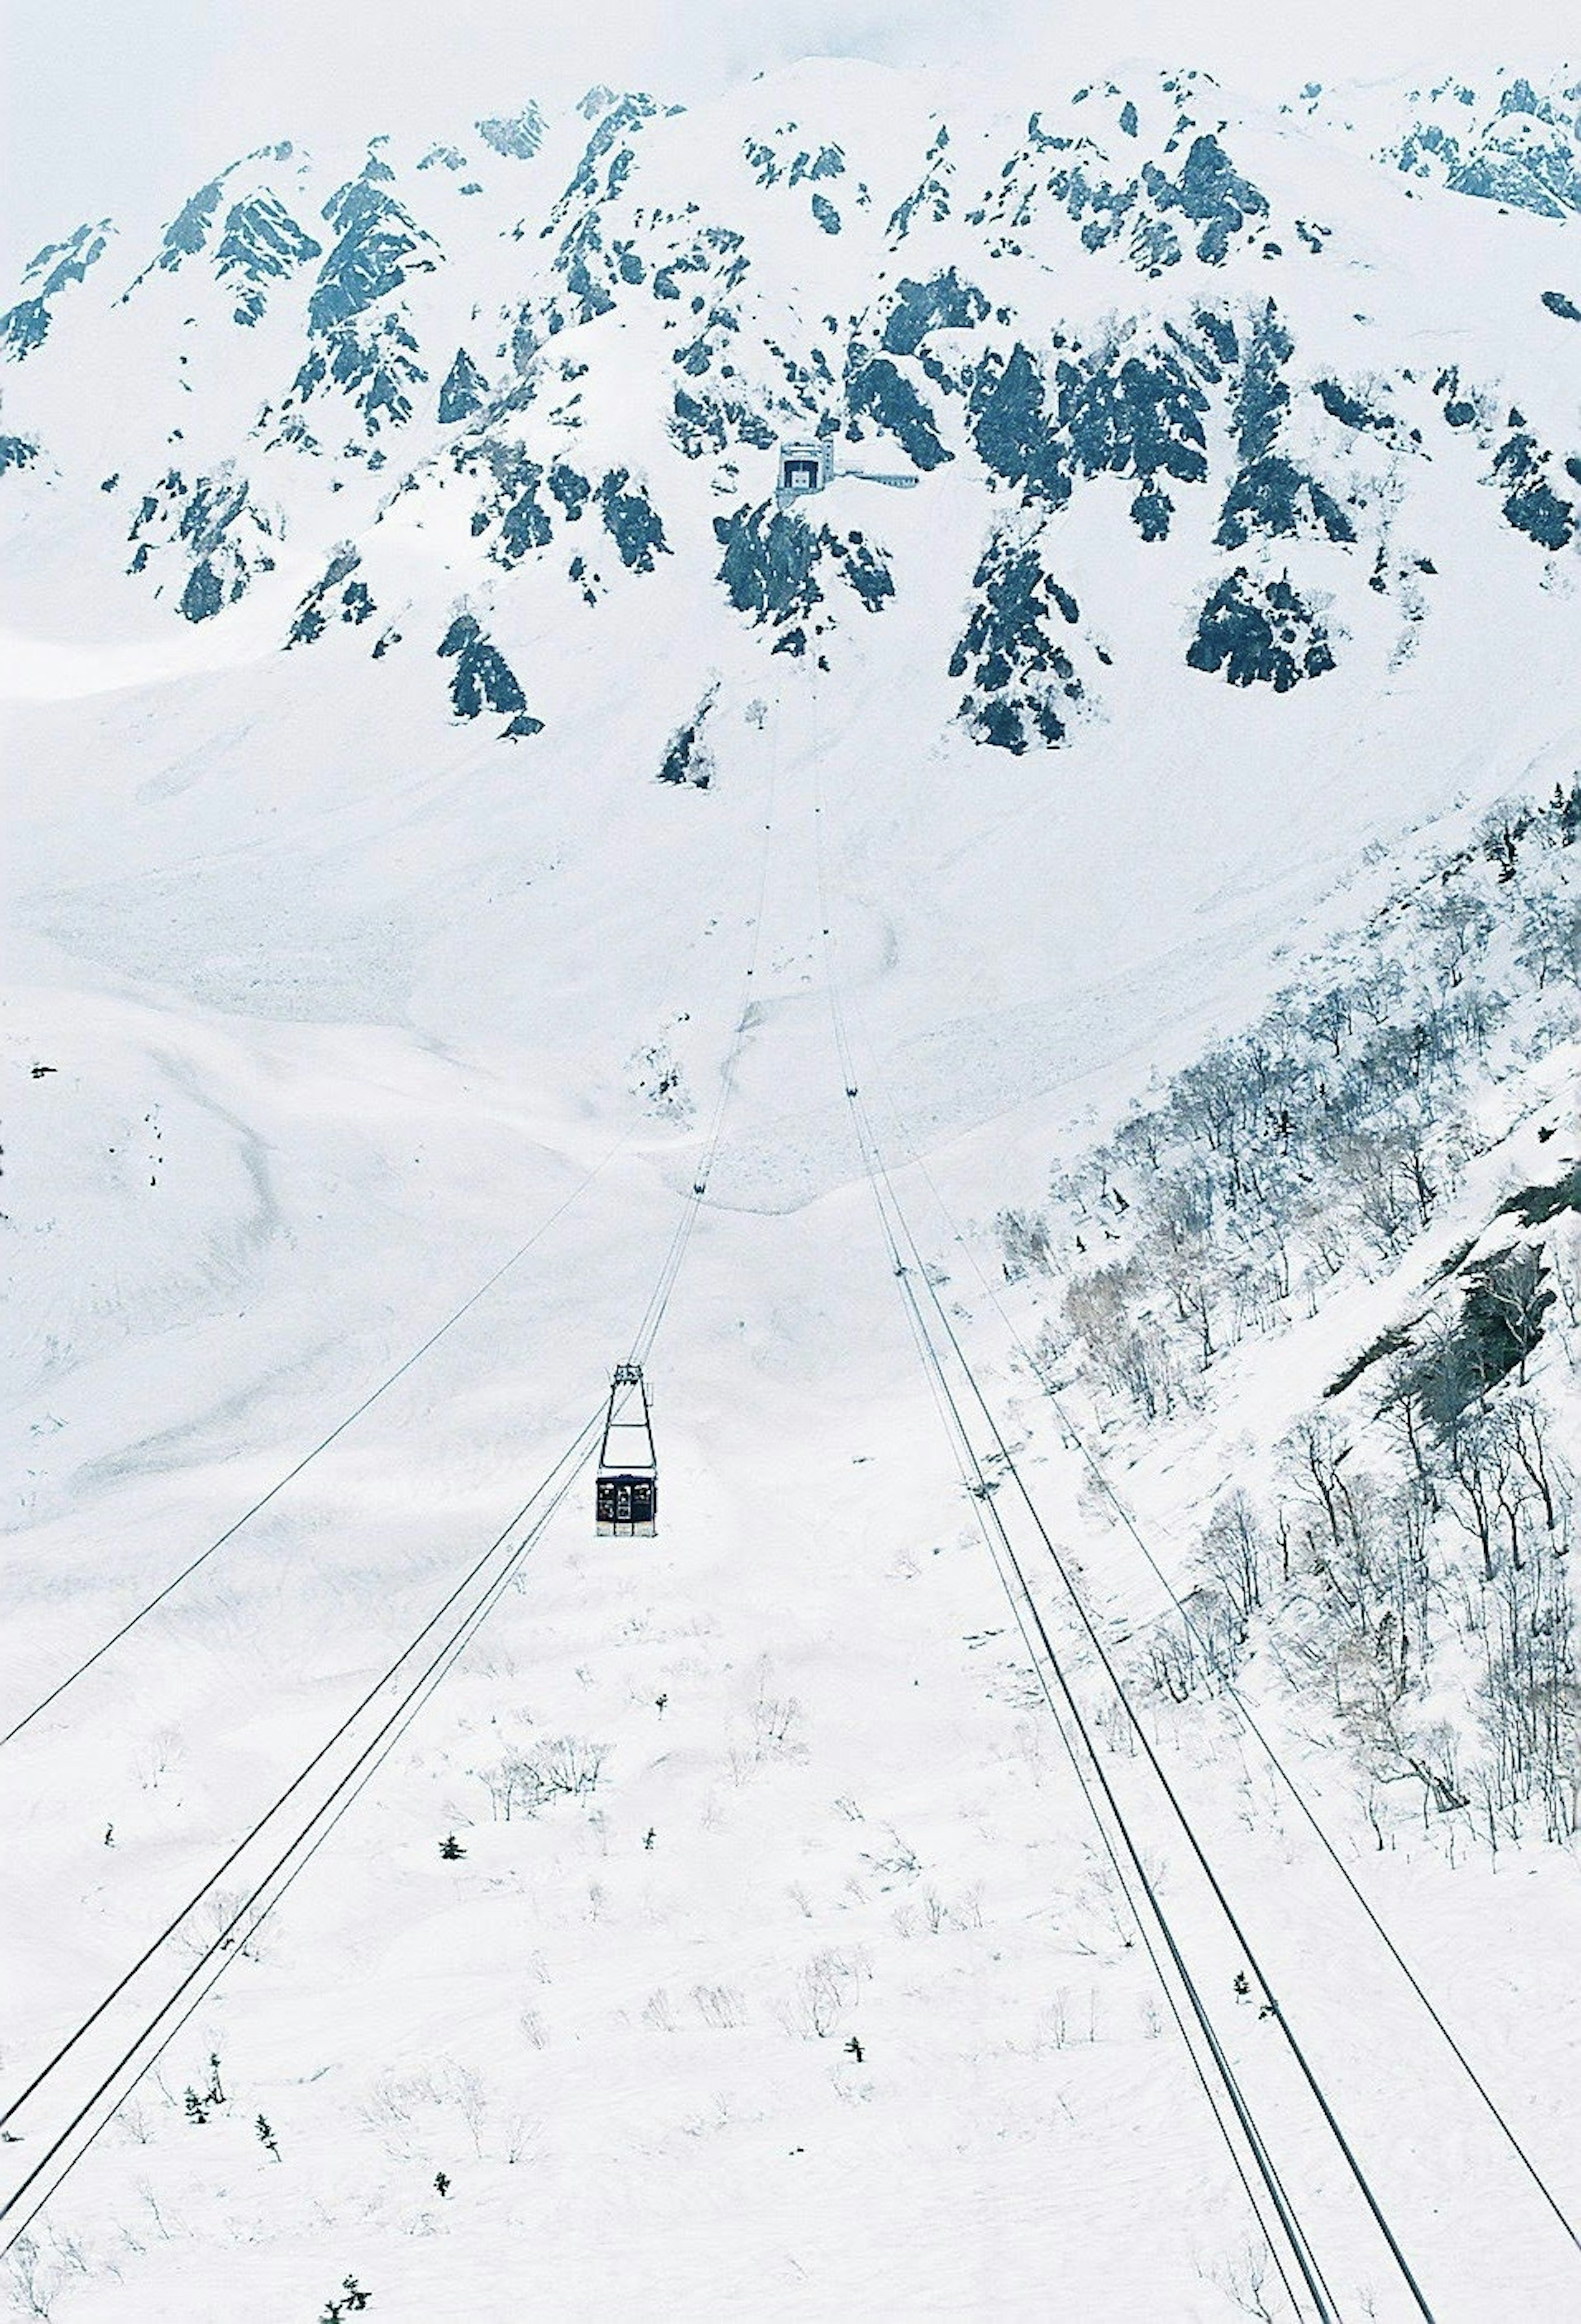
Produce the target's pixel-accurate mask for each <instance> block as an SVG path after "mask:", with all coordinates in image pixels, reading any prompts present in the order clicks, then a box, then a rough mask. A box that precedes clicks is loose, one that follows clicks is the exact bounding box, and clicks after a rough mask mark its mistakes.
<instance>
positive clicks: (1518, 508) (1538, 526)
mask: <svg viewBox="0 0 1581 2324" xmlns="http://www.w3.org/2000/svg"><path fill="white" fill-rule="evenodd" d="M1494 475H1495V476H1497V477H1499V478H1500V480H1501V481H1502V482H1503V483H1504V484H1507V485H1508V486H1509V487H1510V490H1509V491H1508V492H1507V493H1506V494H1505V496H1504V517H1505V521H1506V522H1508V523H1510V524H1512V525H1513V526H1514V528H1515V530H1516V531H1517V532H1523V533H1525V534H1526V536H1527V538H1528V539H1530V540H1535V541H1536V542H1537V544H1538V546H1539V547H1540V548H1541V549H1567V548H1568V547H1569V545H1570V542H1571V541H1572V540H1573V539H1575V537H1576V511H1575V509H1574V507H1573V506H1572V505H1571V503H1569V502H1568V501H1567V500H1561V499H1560V498H1559V496H1558V493H1556V492H1555V491H1554V490H1553V489H1552V487H1551V486H1550V485H1549V483H1548V481H1547V479H1546V478H1545V476H1544V475H1543V472H1542V461H1541V458H1540V456H1539V453H1538V450H1537V445H1536V442H1535V439H1534V438H1531V437H1530V436H1526V435H1521V436H1512V437H1511V438H1510V439H1509V441H1508V442H1507V443H1505V444H1503V445H1502V446H1501V447H1500V448H1499V450H1498V451H1497V452H1496V453H1495V454H1494Z"/></svg>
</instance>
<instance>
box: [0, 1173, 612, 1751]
mask: <svg viewBox="0 0 1581 2324" xmlns="http://www.w3.org/2000/svg"><path fill="white" fill-rule="evenodd" d="M631 1135H632V1132H631V1130H624V1131H622V1133H621V1135H620V1137H619V1138H618V1139H616V1140H615V1142H614V1144H613V1145H612V1146H611V1148H609V1151H608V1152H607V1153H606V1154H605V1155H604V1156H603V1157H602V1159H601V1160H600V1161H598V1162H596V1163H594V1165H593V1167H592V1169H590V1170H588V1171H586V1172H585V1173H584V1175H583V1176H582V1177H581V1178H580V1179H579V1180H578V1181H577V1183H576V1185H574V1186H573V1187H572V1189H571V1191H570V1193H569V1194H566V1195H565V1198H564V1200H563V1201H561V1202H559V1203H556V1206H555V1208H554V1209H553V1210H552V1211H551V1212H550V1213H548V1215H547V1217H546V1218H544V1219H541V1220H540V1221H539V1222H538V1225H537V1226H536V1227H535V1228H534V1229H533V1231H532V1232H531V1234H529V1236H528V1238H527V1240H525V1242H521V1243H519V1244H518V1245H517V1247H516V1249H515V1250H513V1251H512V1252H511V1253H510V1257H509V1258H508V1259H506V1260H504V1262H503V1263H502V1264H501V1266H499V1267H497V1268H495V1269H494V1271H493V1273H492V1275H490V1276H489V1277H487V1278H486V1280H485V1281H483V1283H481V1284H480V1285H479V1286H478V1287H477V1289H476V1290H475V1291H473V1293H471V1294H470V1296H468V1297H467V1298H465V1299H464V1300H463V1301H462V1303H461V1305H460V1306H459V1307H456V1308H455V1309H453V1310H452V1312H451V1313H450V1314H448V1315H446V1317H445V1319H444V1321H443V1322H442V1323H440V1324H439V1325H438V1327H437V1330H435V1331H433V1332H430V1333H429V1334H428V1336H427V1339H426V1340H425V1341H424V1342H422V1344H421V1346H420V1347H417V1348H414V1349H413V1350H412V1352H411V1353H410V1355H409V1356H408V1357H406V1358H405V1359H404V1360H403V1361H402V1362H400V1364H398V1365H397V1366H396V1368H395V1369H394V1370H393V1371H392V1372H391V1373H389V1374H387V1376H386V1377H385V1378H384V1379H381V1381H380V1382H379V1384H378V1386H377V1387H376V1388H372V1389H371V1390H370V1392H369V1393H368V1394H367V1395H366V1396H365V1397H363V1400H362V1402H361V1403H360V1404H358V1405H356V1406H354V1408H353V1410H352V1411H350V1412H348V1413H347V1414H346V1415H345V1418H344V1419H343V1420H339V1421H337V1422H336V1425H335V1426H334V1427H333V1428H332V1429H330V1430H329V1431H328V1432H327V1434H325V1435H323V1436H321V1437H320V1438H319V1439H318V1441H317V1443H316V1444H314V1445H312V1446H311V1447H310V1448H309V1449H308V1452H304V1453H303V1454H302V1456H301V1458H300V1460H299V1461H297V1462H294V1463H293V1465H292V1466H291V1467H290V1469H288V1470H287V1471H286V1472H285V1474H284V1475H283V1476H282V1477H278V1478H277V1479H276V1480H275V1481H274V1483H273V1484H272V1485H271V1486H270V1488H269V1489H268V1491H267V1492H264V1493H261V1494H260V1495H259V1497H258V1499H256V1500H255V1501H253V1502H252V1503H251V1504H250V1506H249V1507H248V1508H244V1510H243V1511H242V1514H241V1516H240V1517H235V1518H234V1519H233V1520H232V1522H231V1523H230V1524H229V1525H228V1526H226V1527H225V1531H224V1532H223V1533H221V1534H217V1535H216V1536H215V1538H214V1540H213V1541H211V1542H210V1543H209V1544H208V1546H207V1548H206V1549H202V1550H200V1551H199V1552H198V1554H197V1556H196V1557H193V1558H191V1559H189V1560H188V1563H187V1564H185V1565H184V1566H182V1568H181V1570H180V1572H179V1573H175V1574H172V1576H171V1577H170V1581H169V1582H165V1583H164V1585H163V1586H162V1588H161V1589H159V1590H157V1591H155V1592H154V1594H153V1596H152V1598H150V1599H148V1600H145V1601H144V1603H143V1604H142V1605H141V1606H140V1607H138V1609H137V1610H136V1612H135V1613H133V1614H132V1615H129V1616H128V1618H126V1620H125V1621H124V1622H123V1623H121V1624H120V1626H119V1627H118V1628H116V1629H115V1630H113V1631H112V1632H111V1633H110V1635H109V1637H106V1638H105V1639H103V1640H101V1642H100V1643H99V1645H98V1646H96V1647H95V1648H94V1649H93V1652H92V1653H91V1654H88V1655H84V1656H83V1658H82V1660H81V1661H80V1662H78V1664H77V1665H76V1666H75V1667H74V1668H73V1669H71V1670H69V1671H68V1672H67V1673H66V1674H65V1676H64V1677H63V1678H60V1679H59V1680H58V1681H57V1682H56V1683H55V1684H54V1685H53V1686H52V1687H51V1689H50V1690H49V1692H48V1693H47V1694H43V1695H41V1696H40V1698H39V1700H38V1701H36V1702H35V1703H34V1704H33V1705H32V1709H31V1710H29V1711H24V1712H23V1716H22V1717H21V1718H20V1719H18V1720H15V1721H14V1723H13V1724H12V1725H11V1726H10V1727H8V1728H6V1729H5V1731H4V1733H0V1749H4V1748H5V1745H6V1744H8V1743H14V1741H15V1740H16V1738H17V1737H18V1736H19V1735H20V1734H22V1733H23V1730H24V1729H26V1728H29V1727H31V1726H32V1722H33V1720H35V1719H37V1718H39V1717H40V1716H41V1714H42V1713H43V1712H44V1711H48V1710H49V1709H50V1708H51V1705H52V1704H54V1703H56V1702H59V1701H60V1697H61V1696H62V1695H63V1694H65V1693H66V1692H68V1691H69V1689H70V1688H71V1687H73V1686H75V1685H76V1684H77V1683H78V1680H79V1679H81V1678H85V1677H86V1676H87V1673H88V1672H89V1671H90V1670H92V1669H93V1667H94V1666H95V1665H96V1664H97V1663H100V1662H102V1661H103V1660H104V1658H105V1656H106V1655H107V1654H109V1653H110V1652H111V1651H112V1650H113V1649H114V1648H115V1647H116V1646H119V1645H120V1644H121V1641H122V1640H123V1639H124V1638H126V1637H130V1636H131V1634H132V1632H133V1630H135V1629H136V1628H138V1627H139V1626H140V1624H142V1623H143V1622H145V1621H146V1620H147V1619H148V1618H149V1616H150V1615H151V1614H152V1613H154V1612H156V1611H157V1610H158V1609H159V1608H160V1607H161V1606H162V1605H163V1604H164V1603H165V1601H166V1600H167V1599H170V1598H171V1597H173V1596H174V1595H175V1592H176V1591H178V1590H179V1589H180V1587H181V1585H182V1583H183V1582H189V1581H190V1580H191V1578H192V1576H193V1575H194V1574H195V1573H196V1572H198V1571H199V1569H200V1568H201V1567H203V1566H205V1565H207V1563H208V1561H209V1559H210V1558H211V1557H214V1556H215V1555H216V1554H217V1553H218V1552H219V1551H220V1550H222V1549H224V1548H225V1545H226V1543H227V1542H231V1541H234V1539H235V1537H236V1535H238V1534H239V1533H240V1532H241V1531H242V1529H243V1527H244V1526H247V1525H250V1524H251V1523H252V1521H253V1518H254V1517H257V1516H258V1515H259V1514H260V1513H261V1511H262V1510H264V1509H266V1508H268V1507H269V1505H270V1503H271V1501H272V1500H274V1499H277V1498H278V1497H279V1495H280V1494H281V1493H283V1492H284V1491H285V1489H286V1487H287V1486H288V1485H290V1484H292V1483H294V1481H295V1480H296V1479H297V1478H299V1476H300V1475H301V1474H302V1472H303V1471H304V1470H305V1469H308V1468H309V1467H310V1466H311V1465H312V1463H313V1462H315V1461H317V1459H318V1457H319V1455H320V1454H321V1453H324V1452H327V1451H328V1450H329V1447H330V1446H331V1445H332V1444H333V1443H335V1442H336V1439H337V1438H338V1437H341V1436H344V1435H345V1433H346V1431H347V1429H348V1428H350V1427H351V1426H352V1425H353V1424H354V1422H355V1421H358V1420H360V1419H361V1418H362V1417H363V1414H364V1413H365V1412H369V1411H371V1410H372V1407H373V1406H374V1405H376V1404H377V1403H378V1402H379V1400H380V1398H381V1397H384V1396H386V1395H388V1393H389V1392H390V1390H391V1388H394V1387H395V1386H396V1384H397V1383H398V1382H399V1381H400V1380H403V1379H405V1378H406V1376H407V1374H408V1372H409V1371H410V1370H411V1369H412V1368H413V1367H414V1365H416V1364H418V1363H419V1362H420V1361H421V1360H422V1359H423V1357H424V1356H426V1355H427V1353H428V1351H429V1350H430V1349H432V1348H436V1347H437V1346H438V1344H439V1342H440V1341H441V1340H443V1339H444V1338H445V1337H446V1334H447V1333H450V1332H453V1331H454V1330H455V1327H456V1325H457V1324H458V1323H461V1322H462V1320H463V1319H464V1317H465V1316H467V1315H469V1314H471V1313H472V1311H473V1308H474V1307H475V1306H477V1305H478V1304H479V1302H480V1301H481V1300H483V1299H485V1298H486V1297H487V1296H488V1295H489V1293H490V1292H491V1291H492V1290H493V1289H494V1287H495V1286H496V1285H497V1284H499V1283H501V1282H502V1281H503V1280H504V1278H505V1277H506V1276H508V1275H509V1274H510V1271H511V1269H512V1268H514V1267H517V1266H518V1265H519V1263H520V1261H521V1260H522V1259H525V1258H526V1257H527V1255H528V1253H529V1251H530V1250H532V1249H533V1248H534V1246H535V1245H536V1244H537V1243H538V1242H540V1241H541V1240H543V1238H544V1236H545V1235H546V1234H547V1232H548V1231H549V1229H550V1228H551V1227H552V1226H554V1225H555V1224H556V1221H558V1220H559V1219H561V1218H563V1217H564V1216H565V1213H566V1212H567V1211H568V1210H569V1209H570V1208H571V1205H572V1204H573V1203H574V1202H575V1201H576V1200H577V1199H578V1198H579V1196H581V1195H582V1194H584V1193H585V1192H586V1190H587V1188H588V1187H589V1186H591V1185H593V1181H594V1180H595V1179H596V1178H598V1177H599V1176H601V1175H602V1172H603V1171H604V1170H606V1169H607V1168H608V1167H609V1165H610V1164H611V1162H612V1161H613V1160H614V1158H615V1156H616V1155H617V1154H618V1153H619V1152H620V1148H622V1147H623V1146H625V1145H626V1144H627V1143H628V1142H629V1141H630V1138H631Z"/></svg>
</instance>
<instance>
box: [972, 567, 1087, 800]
mask: <svg viewBox="0 0 1581 2324" xmlns="http://www.w3.org/2000/svg"><path fill="white" fill-rule="evenodd" d="M972 586H973V588H974V589H977V590H979V591H980V593H981V594H980V595H979V598H978V601H977V603H976V604H975V605H974V607H973V609H972V612H971V615H970V619H969V621H968V622H967V626H966V630H965V632H964V634H963V635H962V637H961V641H960V643H959V644H958V645H957V647H956V649H955V651H954V653H953V654H952V655H951V660H950V675H951V678H962V677H966V676H967V675H968V673H969V672H970V691H969V692H968V693H967V694H966V696H964V698H963V699H962V701H961V711H960V715H961V719H962V721H963V722H964V724H966V726H967V729H968V731H969V732H970V733H971V734H972V735H973V736H974V737H975V739H976V740H977V741H979V742H986V743H989V744H991V745H992V746H993V747H994V748H996V749H997V750H1003V751H1010V752H1014V753H1015V754H1016V756H1017V757H1019V756H1020V755H1021V753H1022V752H1025V751H1026V750H1028V749H1029V748H1030V747H1031V746H1032V744H1033V743H1034V742H1043V743H1045V744H1048V745H1051V746H1052V744H1054V743H1056V742H1062V741H1063V740H1064V738H1065V734H1066V732H1067V722H1068V719H1069V715H1070V711H1071V706H1072V705H1076V704H1080V702H1081V701H1082V699H1083V698H1084V689H1083V687H1082V685H1081V681H1080V678H1078V677H1077V675H1076V668H1075V664H1074V663H1073V662H1072V661H1071V657H1070V655H1069V654H1068V653H1067V652H1066V650H1065V649H1064V648H1063V646H1062V645H1059V644H1057V643H1056V642H1055V640H1054V638H1053V635H1052V632H1051V629H1050V622H1051V620H1052V616H1053V615H1054V614H1055V613H1058V614H1059V616H1060V618H1061V619H1062V621H1064V622H1068V623H1070V622H1076V621H1077V620H1078V619H1079V618H1080V609H1079V607H1078V605H1077V604H1076V600H1075V599H1074V598H1073V597H1072V596H1071V594H1070V592H1069V591H1068V590H1065V589H1062V588H1061V587H1060V586H1059V584H1058V583H1057V582H1055V581H1053V580H1052V578H1051V576H1049V575H1048V574H1047V573H1046V572H1045V571H1044V569H1043V559H1042V558H1041V557H1040V556H1039V554H1038V552H1037V550H1036V549H1035V548H1026V549H1021V548H1017V547H1016V545H1015V543H1014V542H1013V541H1012V540H1010V539H997V540H995V541H993V542H991V543H990V545H989V547H988V549H987V551H986V552H985V554H984V556H983V558H981V560H980V562H979V566H978V568H977V571H976V572H975V574H974V575H973V576H972Z"/></svg>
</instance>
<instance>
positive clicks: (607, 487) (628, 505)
mask: <svg viewBox="0 0 1581 2324" xmlns="http://www.w3.org/2000/svg"><path fill="white" fill-rule="evenodd" d="M630 484H631V479H630V473H629V471H628V470H626V469H625V468H615V469H612V470H611V473H610V474H609V475H606V476H605V478H604V480H603V482H602V484H601V485H600V486H599V494H598V496H599V505H600V507H601V508H602V511H603V519H604V529H605V530H606V531H607V532H608V534H609V536H610V538H611V540H612V541H613V542H614V544H615V546H616V548H617V549H619V550H620V562H621V563H622V564H623V565H625V566H627V567H630V570H631V571H632V572H634V573H651V572H652V571H653V569H654V558H656V557H667V556H668V555H669V553H670V547H669V543H668V541H667V540H666V539H665V529H664V524H663V522H662V521H661V519H660V517H659V514H658V512H657V509H656V508H655V507H654V505H653V503H652V502H651V501H650V500H649V499H648V494H647V493H646V492H644V490H643V489H642V487H641V485H640V484H638V485H633V486H631V489H630V491H628V489H627V487H628V485H630Z"/></svg>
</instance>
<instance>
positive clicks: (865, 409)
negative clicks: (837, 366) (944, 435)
mask: <svg viewBox="0 0 1581 2324" xmlns="http://www.w3.org/2000/svg"><path fill="white" fill-rule="evenodd" d="M851 354H852V358H853V360H852V363H851V364H850V368H849V370H848V371H847V373H846V406H847V409H848V410H850V412H852V413H853V414H856V415H860V416H865V417H867V418H868V419H870V420H876V421H877V423H878V426H879V427H880V428H886V429H888V431H889V433H890V434H891V435H892V436H894V437H896V438H897V439H898V441H899V442H900V444H901V445H902V446H903V447H904V448H905V451H906V453H907V454H908V455H909V456H910V457H911V459H912V461H913V462H914V463H915V466H917V467H919V468H921V469H923V470H924V471H926V470H927V469H930V468H937V467H941V466H942V465H943V463H944V462H945V461H946V460H951V459H953V458H954V457H955V456H954V454H953V453H952V452H949V451H946V449H945V448H944V447H943V445H942V444H941V443H940V441H939V435H938V430H937V429H936V427H935V426H934V423H933V413H932V412H931V411H930V410H928V407H927V405H926V404H925V403H924V401H923V400H922V397H921V396H920V395H919V394H918V393H917V392H916V390H915V387H914V386H913V385H912V383H911V382H910V380H908V379H907V378H905V375H904V374H902V373H901V372H899V371H897V370H896V367H895V365H894V364H892V363H891V362H890V361H889V359H888V357H887V355H875V356H873V357H872V358H871V359H870V360H868V361H863V360H862V358H861V352H860V350H859V348H856V347H853V348H852V350H851Z"/></svg>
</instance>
